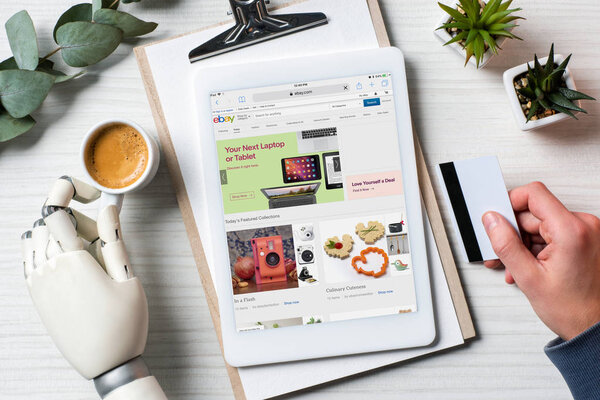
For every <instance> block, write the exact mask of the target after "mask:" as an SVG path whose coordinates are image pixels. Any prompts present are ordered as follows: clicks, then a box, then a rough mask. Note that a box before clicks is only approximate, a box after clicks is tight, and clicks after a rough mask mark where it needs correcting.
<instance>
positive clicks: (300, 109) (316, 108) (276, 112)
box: [254, 100, 363, 119]
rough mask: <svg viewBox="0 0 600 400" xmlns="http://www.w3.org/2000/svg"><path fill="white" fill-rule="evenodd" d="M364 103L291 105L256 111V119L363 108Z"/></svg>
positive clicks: (344, 102) (343, 102) (358, 101)
mask: <svg viewBox="0 0 600 400" xmlns="http://www.w3.org/2000/svg"><path fill="white" fill-rule="evenodd" d="M362 106H363V103H362V101H361V100H349V101H341V102H335V103H320V104H308V105H303V106H295V107H294V106H291V107H282V108H276V109H271V110H269V111H258V112H255V113H254V119H265V118H276V117H288V116H292V115H299V114H312V113H320V112H327V111H340V110H345V109H351V108H362Z"/></svg>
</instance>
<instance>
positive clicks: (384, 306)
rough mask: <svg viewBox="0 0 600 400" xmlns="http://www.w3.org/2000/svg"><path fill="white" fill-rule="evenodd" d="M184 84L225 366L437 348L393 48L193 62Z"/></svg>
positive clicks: (402, 79) (399, 66)
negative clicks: (193, 120)
mask: <svg viewBox="0 0 600 400" xmlns="http://www.w3.org/2000/svg"><path fill="white" fill-rule="evenodd" d="M193 90H194V92H195V93H194V94H195V97H196V100H197V107H196V110H197V111H196V112H197V115H198V130H197V135H195V136H194V142H190V146H194V147H195V148H197V152H198V157H199V158H200V159H202V161H203V162H202V170H199V171H198V174H197V176H198V179H204V181H205V182H206V187H207V190H206V193H205V195H206V202H207V204H209V205H210V207H211V212H210V215H209V216H208V218H209V226H210V227H211V230H212V232H211V233H212V235H213V240H212V242H213V248H212V252H213V254H214V262H215V265H214V269H215V280H216V282H215V286H216V289H217V294H218V299H219V310H220V316H221V330H222V336H223V346H224V354H225V358H226V360H227V362H228V363H229V364H231V365H233V366H249V365H257V364H267V363H276V362H283V361H291V360H300V359H309V358H319V357H330V356H340V355H345V354H354V353H364V352H374V351H382V350H391V349H399V348H409V347H417V346H426V345H429V344H431V343H432V341H433V340H434V338H435V334H436V331H435V322H434V316H433V309H432V301H431V289H430V283H429V271H428V263H427V255H426V247H425V238H424V230H423V214H422V210H421V202H420V193H419V186H418V180H417V169H416V161H415V151H414V143H413V133H412V126H411V117H410V111H409V103H408V95H407V87H406V75H405V70H404V60H403V56H402V53H401V52H400V50H398V49H395V48H385V49H373V50H364V51H358V52H349V53H341V54H328V55H320V56H310V57H302V58H297V59H285V60H274V61H265V62H262V63H255V64H244V65H232V66H219V67H206V66H202V67H200V68H199V69H198V70H197V72H196V76H195V81H194V85H193ZM307 160H308V161H307ZM313 164H314V171H312V169H313ZM319 164H321V165H320V166H319V168H317V166H318V165H319ZM291 165H295V166H296V167H297V168H296V169H295V170H294V171H295V173H293V172H292V171H291V170H290V169H287V168H285V167H286V166H291ZM309 169H310V171H309ZM288 171H289V172H288ZM321 171H323V173H321ZM282 174H283V178H284V179H283V184H282ZM288 178H290V179H288Z"/></svg>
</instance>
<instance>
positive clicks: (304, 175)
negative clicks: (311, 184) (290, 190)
mask: <svg viewBox="0 0 600 400" xmlns="http://www.w3.org/2000/svg"><path fill="white" fill-rule="evenodd" d="M281 171H282V174H283V183H294V182H305V181H316V180H320V179H321V167H320V166H319V156H318V155H316V154H313V155H306V156H302V157H292V158H282V159H281Z"/></svg>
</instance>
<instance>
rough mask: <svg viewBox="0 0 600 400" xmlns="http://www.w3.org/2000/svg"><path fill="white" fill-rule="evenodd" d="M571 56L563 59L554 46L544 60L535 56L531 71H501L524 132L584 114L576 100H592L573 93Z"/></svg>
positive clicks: (527, 67)
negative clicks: (580, 113)
mask: <svg viewBox="0 0 600 400" xmlns="http://www.w3.org/2000/svg"><path fill="white" fill-rule="evenodd" d="M570 59H571V55H569V56H568V57H567V58H563V56H561V55H560V54H556V55H555V54H554V44H552V47H551V48H550V54H549V55H548V57H546V58H542V59H541V60H538V58H537V55H535V56H534V61H533V68H532V67H531V65H530V64H529V63H526V64H522V65H519V66H517V67H514V68H511V69H509V70H508V71H506V72H504V76H503V80H504V87H505V89H506V93H507V94H508V98H509V101H510V104H511V108H512V110H513V114H514V115H515V119H516V120H517V124H518V125H519V128H521V130H523V131H528V130H531V129H537V128H540V127H542V126H546V125H550V124H554V123H556V122H559V121H562V120H564V119H566V118H569V117H571V118H575V119H577V117H576V116H575V114H576V113H577V112H583V113H586V114H587V112H586V111H585V110H584V109H583V108H581V107H579V104H578V103H579V100H595V99H594V98H593V97H590V96H588V95H586V94H583V93H581V92H578V91H576V87H575V81H574V80H573V75H572V74H571V71H570V70H569V67H568V66H567V65H568V64H569V60H570Z"/></svg>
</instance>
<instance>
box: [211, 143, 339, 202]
mask: <svg viewBox="0 0 600 400" xmlns="http://www.w3.org/2000/svg"><path fill="white" fill-rule="evenodd" d="M217 153H218V157H219V169H220V175H221V190H222V193H223V204H224V208H225V214H232V213H240V212H249V211H258V210H268V209H269V200H268V198H267V197H266V196H265V195H264V194H263V193H262V192H261V189H265V190H268V189H276V190H273V191H275V192H277V191H280V192H281V191H285V190H286V189H287V188H289V189H290V192H292V191H294V190H297V188H299V187H300V188H301V187H302V186H300V185H310V184H314V183H320V185H319V187H318V189H317V191H316V193H315V197H316V203H317V204H320V203H329V202H334V201H342V200H344V190H343V189H342V188H338V189H327V188H326V185H325V171H324V169H325V166H324V165H323V157H322V155H323V153H322V152H321V153H311V154H298V144H297V140H296V133H294V132H290V133H282V134H275V135H265V136H254V137H246V138H241V139H229V140H220V141H217ZM282 160H283V162H282ZM300 163H301V164H300ZM313 163H314V164H315V165H313ZM317 164H318V165H317ZM300 166H302V168H303V170H302V171H298V177H296V175H295V174H294V175H291V173H290V172H288V173H286V168H287V169H288V170H289V169H290V168H292V169H293V168H299V167H300ZM305 167H306V169H305ZM288 197H289V195H288Z"/></svg>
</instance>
